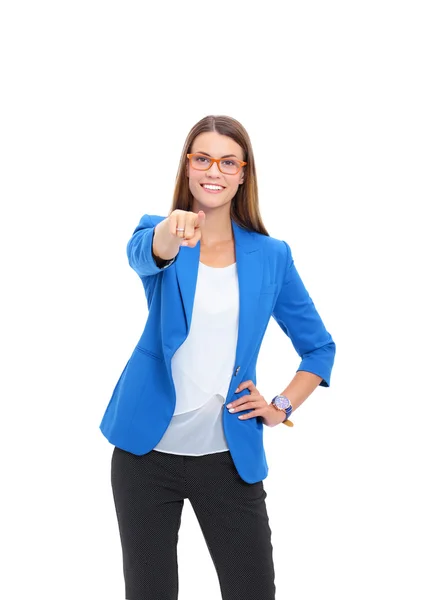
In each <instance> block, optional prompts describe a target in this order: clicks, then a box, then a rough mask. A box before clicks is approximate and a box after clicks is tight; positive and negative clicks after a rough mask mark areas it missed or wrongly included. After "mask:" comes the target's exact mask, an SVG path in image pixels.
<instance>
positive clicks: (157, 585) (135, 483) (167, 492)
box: [111, 447, 184, 600]
mask: <svg viewBox="0 0 440 600" xmlns="http://www.w3.org/2000/svg"><path fill="white" fill-rule="evenodd" d="M179 458H180V459H181V457H176V456H173V455H170V454H164V453H161V452H155V451H152V452H149V453H148V454H145V455H143V456H136V455H134V454H131V453H130V452H126V451H125V450H121V449H120V448H117V447H115V449H114V451H113V456H112V464H111V482H112V489H113V497H114V501H115V508H116V514H117V519H118V526H119V532H120V537H121V545H122V557H123V570H124V579H125V592H126V598H127V599H128V600H177V596H178V566H177V541H178V530H179V527H180V521H181V514H182V508H183V496H182V493H181V492H182V490H183V485H184V479H183V478H182V477H181V476H180V474H179V470H181V467H182V462H181V461H180V462H179Z"/></svg>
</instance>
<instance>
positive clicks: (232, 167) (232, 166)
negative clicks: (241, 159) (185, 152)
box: [191, 154, 240, 175]
mask: <svg viewBox="0 0 440 600" xmlns="http://www.w3.org/2000/svg"><path fill="white" fill-rule="evenodd" d="M217 164H219V163H217ZM191 165H192V167H194V169H198V170H199V171H206V170H207V169H209V168H210V167H211V165H212V160H211V159H210V158H209V157H208V156H203V155H201V154H196V155H194V156H192V157H191ZM219 168H220V171H221V172H222V173H225V174H227V175H235V174H236V173H238V171H239V170H240V163H238V162H237V161H236V160H234V159H233V158H224V159H223V160H221V161H220V164H219Z"/></svg>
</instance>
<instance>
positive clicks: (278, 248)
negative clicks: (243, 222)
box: [253, 232, 291, 261]
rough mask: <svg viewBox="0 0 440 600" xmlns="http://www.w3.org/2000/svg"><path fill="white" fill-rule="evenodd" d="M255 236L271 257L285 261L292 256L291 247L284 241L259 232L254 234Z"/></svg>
mask: <svg viewBox="0 0 440 600" xmlns="http://www.w3.org/2000/svg"><path fill="white" fill-rule="evenodd" d="M253 235H254V239H255V241H256V243H257V244H258V245H259V246H260V248H261V249H262V250H263V251H264V252H267V253H269V254H270V255H271V256H275V257H276V258H278V259H281V260H284V261H285V260H287V258H289V256H290V255H291V250H290V246H289V244H288V243H287V242H285V241H284V240H280V239H278V238H275V237H272V236H270V235H264V234H262V233H257V232H254V233H253Z"/></svg>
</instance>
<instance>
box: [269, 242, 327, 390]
mask: <svg viewBox="0 0 440 600" xmlns="http://www.w3.org/2000/svg"><path fill="white" fill-rule="evenodd" d="M283 243H284V244H285V246H286V253H287V256H286V268H285V274H284V280H283V285H282V288H281V290H280V292H279V294H278V298H277V300H276V303H275V306H274V309H273V313H272V315H273V317H274V319H275V320H276V322H277V323H278V325H279V326H280V327H281V329H282V330H283V331H284V333H285V334H286V335H287V336H289V338H290V340H291V342H292V344H293V347H294V348H295V350H296V352H297V353H298V355H299V356H300V357H301V362H300V365H299V367H298V369H297V370H298V371H308V372H310V373H314V374H315V375H318V377H321V378H322V381H321V383H320V384H319V385H321V386H324V387H329V385H330V375H331V371H332V368H333V363H334V359H335V353H336V345H335V343H334V341H333V339H332V336H331V335H330V333H329V332H328V331H327V330H326V328H325V326H324V323H323V322H322V319H321V317H320V316H319V314H318V311H317V310H316V308H315V305H314V304H313V301H312V299H311V298H310V296H309V294H308V292H307V290H306V288H305V286H304V284H303V282H302V280H301V278H300V276H299V274H298V271H297V270H296V267H295V265H294V262H293V259H292V252H291V250H290V246H289V245H288V244H287V243H286V242H283Z"/></svg>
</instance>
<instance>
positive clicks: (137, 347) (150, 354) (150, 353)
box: [136, 346, 163, 361]
mask: <svg viewBox="0 0 440 600" xmlns="http://www.w3.org/2000/svg"><path fill="white" fill-rule="evenodd" d="M136 350H137V351H138V352H142V354H146V355H147V356H151V358H155V359H156V360H160V361H163V356H159V355H158V354H155V353H154V352H151V350H147V349H146V348H142V347H141V346H136Z"/></svg>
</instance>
